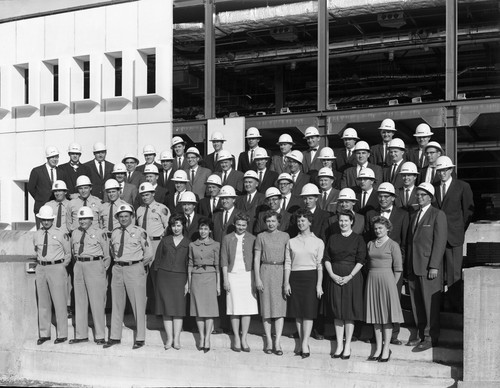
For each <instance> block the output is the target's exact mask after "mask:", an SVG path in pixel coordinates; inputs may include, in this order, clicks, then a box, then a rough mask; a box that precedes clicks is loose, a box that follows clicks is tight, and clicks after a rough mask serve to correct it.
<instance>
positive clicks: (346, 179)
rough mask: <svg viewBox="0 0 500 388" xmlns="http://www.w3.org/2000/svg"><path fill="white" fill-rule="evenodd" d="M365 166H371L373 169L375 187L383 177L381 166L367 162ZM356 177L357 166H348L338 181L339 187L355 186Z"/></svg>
mask: <svg viewBox="0 0 500 388" xmlns="http://www.w3.org/2000/svg"><path fill="white" fill-rule="evenodd" d="M366 167H367V168H371V169H372V170H373V173H374V174H375V182H374V183H373V187H374V188H375V189H376V188H377V187H378V185H379V184H381V183H382V182H383V179H384V177H383V175H384V174H383V172H382V167H380V166H377V165H376V164H372V163H368V164H367V166H366ZM357 177H358V174H357V166H355V167H349V168H348V169H346V170H345V171H344V173H343V174H342V181H341V182H340V187H341V188H343V189H345V188H346V187H350V188H353V187H357V186H358V184H357V182H356V178H357Z"/></svg>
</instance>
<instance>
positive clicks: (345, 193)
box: [337, 187, 358, 201]
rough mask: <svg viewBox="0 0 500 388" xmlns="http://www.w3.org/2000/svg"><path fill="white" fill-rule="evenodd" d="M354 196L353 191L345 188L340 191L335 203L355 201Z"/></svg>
mask: <svg viewBox="0 0 500 388" xmlns="http://www.w3.org/2000/svg"><path fill="white" fill-rule="evenodd" d="M357 200H358V199H357V198H356V194H355V193H354V190H353V189H350V188H348V187H347V188H345V189H342V190H340V193H339V197H338V198H337V201H357Z"/></svg>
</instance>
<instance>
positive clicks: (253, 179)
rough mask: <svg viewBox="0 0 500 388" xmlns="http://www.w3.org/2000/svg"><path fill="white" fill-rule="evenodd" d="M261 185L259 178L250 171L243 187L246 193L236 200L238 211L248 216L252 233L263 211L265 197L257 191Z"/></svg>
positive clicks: (245, 176)
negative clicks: (258, 215) (258, 216)
mask: <svg viewBox="0 0 500 388" xmlns="http://www.w3.org/2000/svg"><path fill="white" fill-rule="evenodd" d="M258 185H259V176H258V175H257V173H256V172H255V171H254V170H248V171H247V172H246V173H245V175H244V177H243V186H244V188H245V193H244V194H242V195H239V196H238V197H237V198H236V201H235V206H236V208H237V209H238V210H241V211H242V212H244V213H246V214H248V216H249V217H250V221H248V230H249V231H252V230H253V226H254V223H255V220H256V219H257V214H259V212H260V211H261V210H262V205H264V201H265V196H264V194H262V193H259V192H258V191H257V187H258Z"/></svg>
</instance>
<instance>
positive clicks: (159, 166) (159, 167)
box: [135, 162, 163, 174]
mask: <svg viewBox="0 0 500 388" xmlns="http://www.w3.org/2000/svg"><path fill="white" fill-rule="evenodd" d="M153 164H154V165H155V166H156V167H157V168H158V172H159V173H160V174H161V172H162V171H163V167H162V166H161V164H160V163H156V162H153ZM144 167H146V164H145V163H144V164H141V165H140V166H137V167H136V168H135V169H136V171H140V172H142V173H143V174H144Z"/></svg>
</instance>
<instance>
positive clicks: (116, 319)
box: [103, 204, 153, 349]
mask: <svg viewBox="0 0 500 388" xmlns="http://www.w3.org/2000/svg"><path fill="white" fill-rule="evenodd" d="M133 214H134V209H133V208H132V206H130V205H129V204H125V205H121V206H120V207H119V208H118V210H117V212H116V217H118V221H119V222H120V227H119V228H116V229H115V230H114V231H113V234H112V235H111V247H112V248H111V255H112V257H113V259H114V265H113V270H112V273H113V276H112V279H111V299H112V310H111V331H110V335H109V339H108V342H106V344H105V345H104V346H103V347H104V348H109V347H111V346H113V345H116V344H119V343H121V337H122V326H123V314H124V311H125V302H126V299H125V298H126V297H127V296H128V299H129V301H130V304H131V305H132V311H133V313H134V318H135V323H136V327H137V333H136V337H135V338H136V340H135V342H134V346H133V347H132V349H139V348H141V347H143V346H144V341H145V339H146V277H147V275H146V273H147V272H146V267H147V266H148V265H149V264H150V263H151V261H152V260H153V250H152V248H151V240H150V239H149V237H148V235H147V233H146V231H145V230H144V229H142V228H140V227H138V226H135V225H134V224H133V222H132V220H133Z"/></svg>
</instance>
